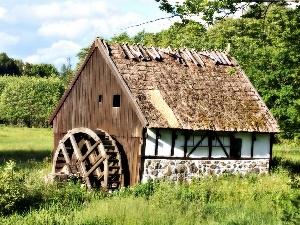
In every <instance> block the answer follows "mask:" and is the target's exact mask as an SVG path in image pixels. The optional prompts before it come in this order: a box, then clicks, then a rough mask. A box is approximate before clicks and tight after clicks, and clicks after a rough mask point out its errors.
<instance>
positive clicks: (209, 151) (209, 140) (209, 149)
mask: <svg viewBox="0 0 300 225" xmlns="http://www.w3.org/2000/svg"><path fill="white" fill-rule="evenodd" d="M212 140H213V133H212V132H211V131H208V157H209V158H211V155H212Z"/></svg>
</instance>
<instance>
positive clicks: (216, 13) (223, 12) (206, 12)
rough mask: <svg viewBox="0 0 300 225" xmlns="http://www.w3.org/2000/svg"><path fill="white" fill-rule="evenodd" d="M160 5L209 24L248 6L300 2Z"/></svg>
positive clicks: (202, 0) (223, 0)
mask: <svg viewBox="0 0 300 225" xmlns="http://www.w3.org/2000/svg"><path fill="white" fill-rule="evenodd" d="M155 1H156V2H159V3H160V6H159V8H160V9H161V10H163V11H166V12H168V13H172V14H173V15H179V16H181V17H182V18H183V17H184V16H187V15H199V14H202V19H203V20H204V21H206V22H207V23H209V24H213V23H214V22H215V21H216V20H218V19H222V18H225V17H226V16H228V15H232V14H234V13H236V12H237V11H239V10H241V9H245V8H247V7H248V6H251V5H252V6H253V5H257V4H261V3H262V2H269V4H271V3H274V2H277V3H278V2H279V3H284V4H286V3H287V2H298V1H297V0H211V1H207V0H185V1H184V2H183V4H181V5H180V4H178V3H176V5H172V4H171V3H170V2H169V1H168V0H155Z"/></svg>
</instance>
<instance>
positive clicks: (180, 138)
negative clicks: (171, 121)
mask: <svg viewBox="0 0 300 225" xmlns="http://www.w3.org/2000/svg"><path fill="white" fill-rule="evenodd" d="M176 134H177V139H176V140H175V146H174V157H183V156H184V148H183V147H182V146H184V135H183V134H181V133H180V132H177V133H176Z"/></svg>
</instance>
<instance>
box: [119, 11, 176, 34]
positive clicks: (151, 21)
mask: <svg viewBox="0 0 300 225" xmlns="http://www.w3.org/2000/svg"><path fill="white" fill-rule="evenodd" d="M176 16H180V15H179V14H174V15H172V16H168V17H162V18H158V19H155V20H150V21H147V22H144V23H140V24H136V25H132V26H129V27H125V28H121V29H119V30H127V29H129V28H132V27H139V26H142V25H145V24H148V23H154V22H157V21H159V20H166V19H172V18H174V17H176Z"/></svg>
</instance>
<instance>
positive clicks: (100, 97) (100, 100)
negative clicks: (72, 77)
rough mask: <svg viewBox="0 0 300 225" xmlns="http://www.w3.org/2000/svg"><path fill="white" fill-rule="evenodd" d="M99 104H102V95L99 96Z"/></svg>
mask: <svg viewBox="0 0 300 225" xmlns="http://www.w3.org/2000/svg"><path fill="white" fill-rule="evenodd" d="M98 102H99V103H100V102H102V95H99V96H98Z"/></svg>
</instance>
